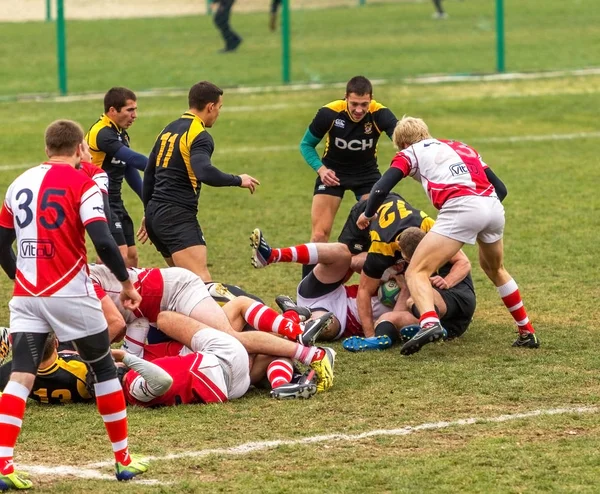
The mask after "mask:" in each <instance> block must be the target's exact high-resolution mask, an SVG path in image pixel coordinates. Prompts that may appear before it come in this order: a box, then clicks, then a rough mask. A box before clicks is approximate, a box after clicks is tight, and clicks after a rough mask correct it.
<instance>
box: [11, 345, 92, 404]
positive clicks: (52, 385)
mask: <svg viewBox="0 0 600 494" xmlns="http://www.w3.org/2000/svg"><path fill="white" fill-rule="evenodd" d="M11 367H12V364H11V363H10V362H9V363H7V364H3V365H2V366H1V367H0V391H2V390H3V389H4V386H6V383H8V380H9V378H10V373H11ZM91 383H93V381H91V380H88V367H87V365H86V364H85V362H84V361H83V359H82V358H81V357H80V356H79V355H78V354H77V352H75V351H72V350H61V351H58V341H57V339H56V335H55V334H54V333H50V335H49V336H48V338H47V339H46V343H45V346H44V353H43V354H42V361H41V362H40V366H39V369H38V372H37V375H36V376H35V382H34V384H33V388H32V390H31V393H30V395H29V398H31V399H32V400H35V401H37V402H39V403H48V404H51V405H57V404H59V403H82V402H91V401H93V400H94V398H93V387H92V386H91Z"/></svg>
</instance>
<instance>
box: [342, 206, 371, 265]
mask: <svg viewBox="0 0 600 494" xmlns="http://www.w3.org/2000/svg"><path fill="white" fill-rule="evenodd" d="M366 208H367V201H359V202H357V203H356V204H355V205H354V206H352V209H351V210H350V213H349V214H348V218H347V219H346V223H345V224H344V226H343V227H342V231H341V232H340V236H339V237H338V242H340V243H342V244H344V245H345V246H346V247H348V249H350V252H351V253H352V254H353V255H356V254H360V253H361V252H367V251H368V250H369V247H370V245H371V238H370V236H369V229H368V228H365V229H364V230H361V229H360V228H358V226H356V221H357V220H358V217H359V216H360V215H361V213H364V212H365V209H366Z"/></svg>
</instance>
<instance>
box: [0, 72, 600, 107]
mask: <svg viewBox="0 0 600 494" xmlns="http://www.w3.org/2000/svg"><path fill="white" fill-rule="evenodd" d="M599 74H600V67H591V68H587V69H577V70H553V71H548V72H510V73H505V74H487V75H468V74H465V75H439V76H418V77H407V78H404V79H400V80H398V81H390V80H387V79H372V80H371V82H372V83H373V84H374V85H375V86H384V85H387V84H414V85H419V84H443V83H448V82H494V81H518V80H531V79H554V78H558V77H585V76H589V75H599ZM345 87H346V82H334V83H327V84H325V83H309V84H286V85H283V84H278V85H270V86H257V87H237V88H236V87H234V88H226V89H225V91H226V92H227V93H228V94H231V93H233V94H260V93H273V92H277V93H289V92H295V91H307V90H315V89H335V88H345ZM188 91H189V88H188V89H183V88H162V89H149V90H146V91H138V92H137V96H138V98H142V97H144V98H149V97H157V96H160V97H165V96H166V97H168V96H178V97H179V96H185V95H187V93H188ZM102 98H104V93H84V94H74V95H71V96H53V95H48V94H24V95H17V96H15V97H14V98H12V97H5V98H0V101H1V100H4V101H38V102H48V103H71V102H73V101H92V100H102Z"/></svg>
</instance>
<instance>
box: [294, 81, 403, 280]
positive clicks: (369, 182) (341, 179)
mask: <svg viewBox="0 0 600 494" xmlns="http://www.w3.org/2000/svg"><path fill="white" fill-rule="evenodd" d="M397 122H398V119H397V118H396V117H395V115H394V114H393V113H392V111H391V110H390V109H388V108H386V107H385V106H383V105H382V104H380V103H378V102H377V101H375V100H374V99H373V87H372V85H371V82H370V81H369V80H368V79H367V78H366V77H363V76H356V77H353V78H352V79H350V81H348V84H347V85H346V95H345V98H344V99H340V100H336V101H332V102H331V103H328V104H327V105H325V106H323V107H321V108H320V109H319V111H318V112H317V114H316V116H315V118H314V119H313V121H312V122H311V124H310V125H309V126H308V129H307V130H306V133H305V134H304V137H303V138H302V142H301V143H300V152H301V153H302V156H303V158H304V160H305V161H306V162H307V163H308V164H309V165H310V167H311V168H312V169H313V170H315V172H317V175H318V177H317V180H316V182H315V189H314V197H313V202H312V210H311V218H312V220H311V221H312V233H311V236H310V241H311V242H327V241H328V240H329V236H330V235H331V228H332V226H333V220H334V219H335V215H336V213H337V211H338V209H339V207H340V204H341V202H342V198H343V196H344V193H345V192H346V190H351V191H352V192H353V193H354V195H355V197H356V200H359V199H361V198H363V197H368V194H369V192H370V190H371V187H372V186H373V185H374V184H375V182H377V180H379V177H380V176H381V174H380V173H379V168H378V165H377V142H378V141H379V136H380V135H381V134H382V133H383V132H385V133H386V134H387V135H388V137H389V138H390V139H391V138H392V135H393V132H394V128H395V127H396V123H397ZM324 137H325V138H326V142H325V151H324V152H323V156H322V157H321V158H319V155H318V153H317V150H316V147H317V144H319V142H321V140H322V139H323V138H324ZM309 270H310V268H307V269H304V270H303V277H304V276H305V275H306V274H307V272H308V271H309Z"/></svg>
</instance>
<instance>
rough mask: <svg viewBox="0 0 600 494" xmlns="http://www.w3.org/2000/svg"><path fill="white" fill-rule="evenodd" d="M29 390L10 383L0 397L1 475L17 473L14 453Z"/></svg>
mask: <svg viewBox="0 0 600 494" xmlns="http://www.w3.org/2000/svg"><path fill="white" fill-rule="evenodd" d="M28 396H29V390H28V389H27V388H26V387H25V386H23V385H22V384H19V383H17V382H14V381H9V382H8V384H7V385H6V387H5V388H4V393H3V394H2V397H0V474H2V475H9V474H11V473H13V472H14V471H15V467H14V466H13V451H14V449H15V444H17V438H18V437H19V434H20V432H21V426H22V425H23V416H24V415H25V405H26V402H27V397H28Z"/></svg>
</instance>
